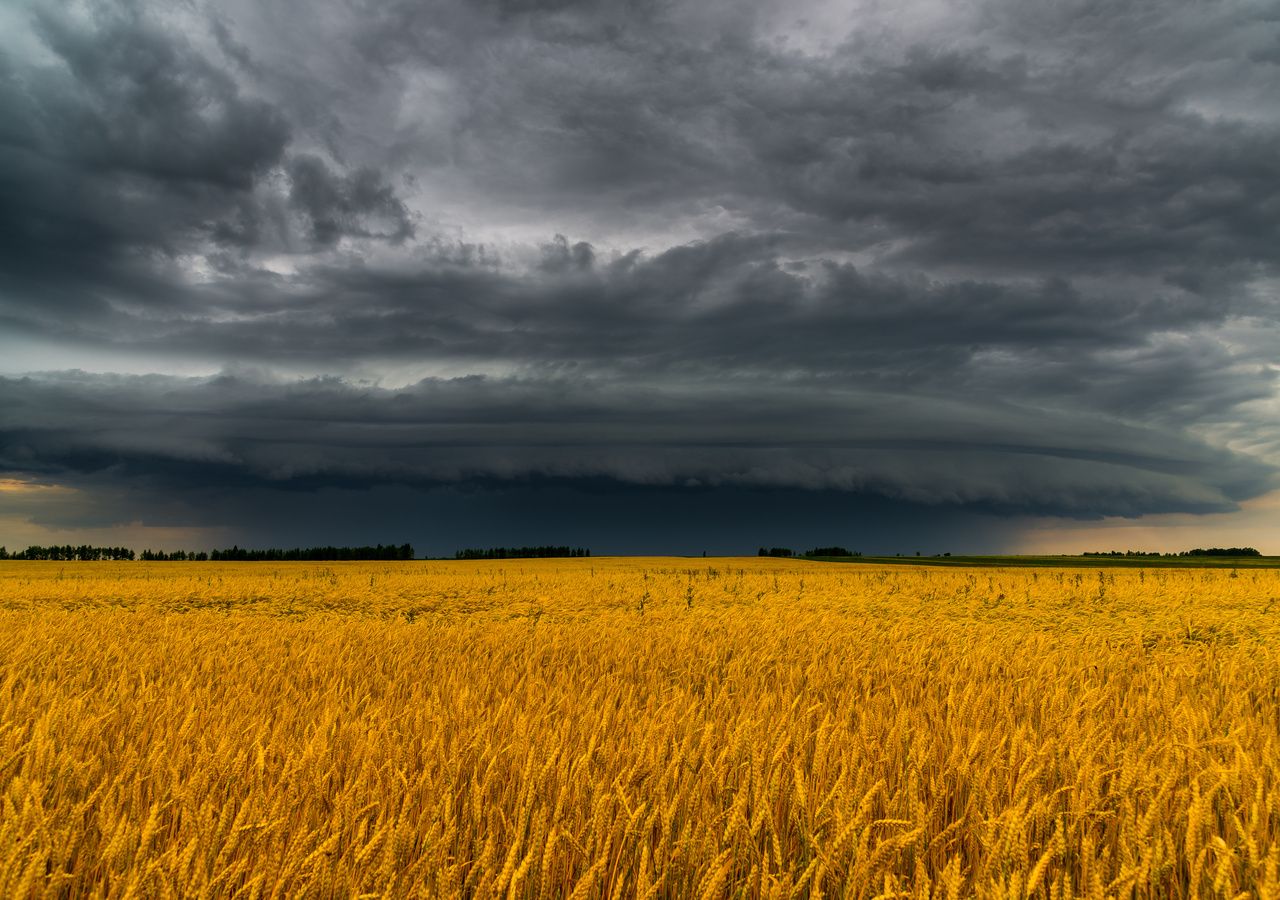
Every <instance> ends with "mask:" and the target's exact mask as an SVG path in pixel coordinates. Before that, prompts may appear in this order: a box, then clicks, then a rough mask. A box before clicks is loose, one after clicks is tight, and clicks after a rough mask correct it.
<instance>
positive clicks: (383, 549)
mask: <svg viewBox="0 0 1280 900" xmlns="http://www.w3.org/2000/svg"><path fill="white" fill-rule="evenodd" d="M0 559H46V560H61V561H67V562H70V561H77V562H93V561H97V560H104V559H114V560H122V559H124V560H129V559H137V560H141V561H143V562H177V561H192V562H204V561H205V560H216V561H225V562H294V561H297V562H325V561H332V560H344V559H349V560H385V559H413V545H412V544H399V545H395V544H388V545H386V546H383V545H382V544H378V545H377V546H374V547H295V548H293V549H292V550H282V549H279V548H276V547H271V548H268V549H266V550H249V549H247V548H245V547H240V546H235V547H232V548H231V549H229V550H214V551H212V552H210V553H206V552H204V551H203V550H200V551H196V550H174V551H171V552H166V551H164V550H143V551H142V552H141V553H134V552H133V551H132V550H130V549H129V548H128V547H90V546H88V545H81V546H79V547H73V546H71V545H70V544H66V545H63V546H54V547H38V546H31V547H28V548H27V549H26V550H18V551H15V552H13V553H10V552H9V551H8V550H6V549H5V548H4V547H0Z"/></svg>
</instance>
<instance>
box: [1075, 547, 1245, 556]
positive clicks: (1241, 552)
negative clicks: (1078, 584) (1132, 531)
mask: <svg viewBox="0 0 1280 900" xmlns="http://www.w3.org/2000/svg"><path fill="white" fill-rule="evenodd" d="M1083 555H1084V556H1105V557H1117V556H1118V557H1124V558H1132V557H1139V558H1143V559H1162V558H1163V559H1169V558H1172V559H1177V558H1179V557H1186V556H1231V557H1240V556H1261V555H1262V554H1261V553H1260V552H1259V551H1258V550H1257V549H1255V548H1253V547H1209V548H1207V549H1206V548H1204V547H1197V548H1196V549H1194V550H1183V551H1181V552H1178V553H1153V552H1148V551H1146V550H1124V551H1120V550H1108V551H1099V552H1094V553H1084V554H1083Z"/></svg>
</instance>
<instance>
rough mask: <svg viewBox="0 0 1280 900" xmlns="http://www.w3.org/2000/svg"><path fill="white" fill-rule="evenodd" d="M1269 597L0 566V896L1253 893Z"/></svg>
mask: <svg viewBox="0 0 1280 900" xmlns="http://www.w3.org/2000/svg"><path fill="white" fill-rule="evenodd" d="M1278 597H1280V572H1276V571H1273V570H1265V569H1241V570H1239V571H1238V572H1236V571H1232V570H1225V569H1221V570H1213V569H1188V570H1171V569H1147V570H1137V569H1093V570H1071V569H1062V570H1058V569H944V568H917V567H901V568H893V567H876V566H871V565H839V564H822V563H809V562H801V561H783V560H767V559H766V560H729V559H725V560H698V561H697V562H696V563H695V562H694V561H692V560H691V561H687V562H685V561H677V560H660V559H649V560H617V559H613V560H610V559H594V560H592V559H584V560H573V561H568V560H539V561H502V562H498V561H494V562H467V563H445V562H417V563H335V564H320V565H316V564H279V565H274V564H269V563H257V564H252V563H250V564H218V563H210V564H203V563H156V564H147V563H120V564H113V563H100V564H93V563H86V564H67V563H31V562H16V563H3V564H0V896H4V897H39V896H51V897H183V898H186V897H230V896H239V897H295V896H304V897H325V898H327V897H360V896H363V897H383V896H388V897H402V896H403V897H413V896H424V897H437V896H466V897H552V896H554V897H576V898H587V897H592V898H597V897H598V898H620V897H626V898H634V897H642V898H667V897H672V898H674V897H680V898H683V897H708V898H717V897H726V896H740V897H753V898H754V897H799V896H808V897H819V896H824V897H832V896H855V897H915V898H958V897H969V896H980V897H1019V898H1023V897H1052V898H1066V897H1103V896H1125V897H1128V896H1135V897H1181V896H1186V897H1192V896H1205V897H1236V896H1257V897H1280V882H1278V881H1277V870H1278V869H1280V601H1277V598H1278Z"/></svg>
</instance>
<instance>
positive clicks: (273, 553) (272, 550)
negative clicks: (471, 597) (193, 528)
mask: <svg viewBox="0 0 1280 900" xmlns="http://www.w3.org/2000/svg"><path fill="white" fill-rule="evenodd" d="M209 559H212V560H217V561H224V562H327V561H332V560H385V559H413V545H412V544H400V545H398V546H397V545H395V544H387V545H385V546H384V545H382V544H378V545H376V546H374V547H294V548H293V549H292V550H282V549H280V548H279V547H269V548H267V549H266V550H249V549H246V548H244V547H239V546H235V547H232V548H231V549H229V550H214V551H213V552H212V553H210V554H209Z"/></svg>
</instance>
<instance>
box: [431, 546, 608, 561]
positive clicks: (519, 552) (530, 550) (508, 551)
mask: <svg viewBox="0 0 1280 900" xmlns="http://www.w3.org/2000/svg"><path fill="white" fill-rule="evenodd" d="M590 555H591V551H590V550H589V549H587V548H586V547H567V546H543V547H488V548H481V547H469V548H467V549H465V550H459V551H458V552H456V553H455V554H454V555H453V558H454V559H554V558H559V557H586V556H590Z"/></svg>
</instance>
